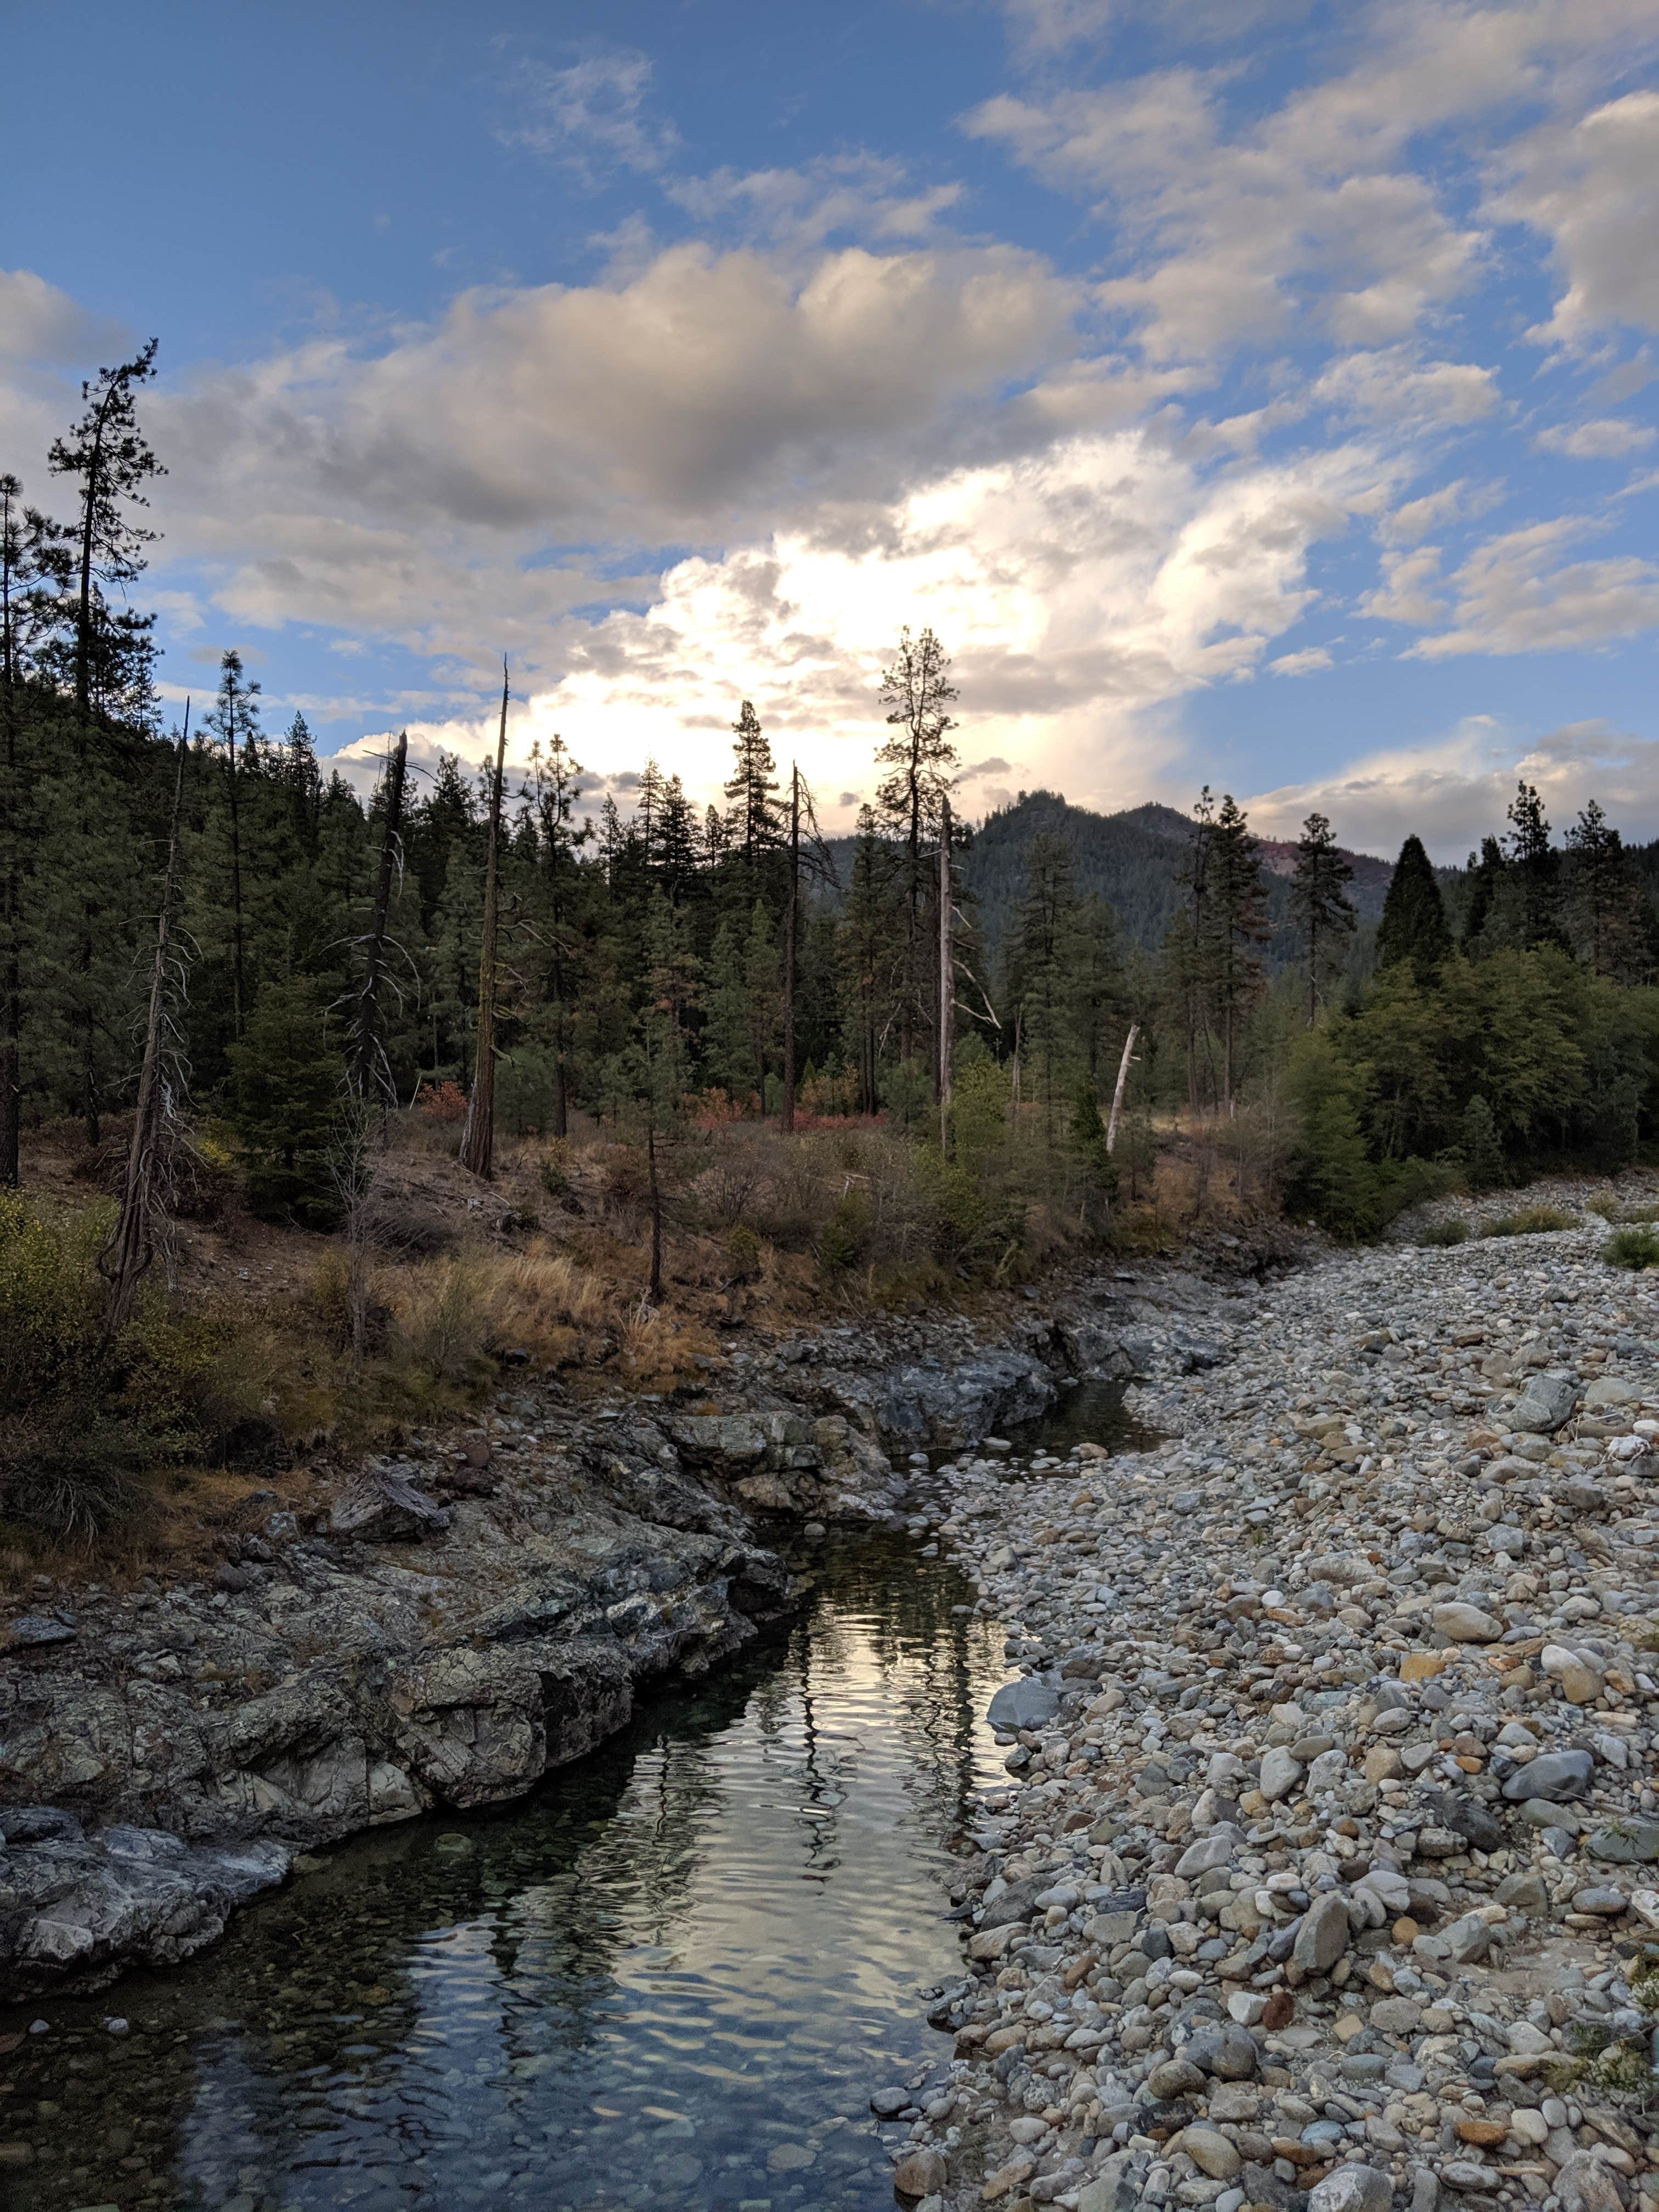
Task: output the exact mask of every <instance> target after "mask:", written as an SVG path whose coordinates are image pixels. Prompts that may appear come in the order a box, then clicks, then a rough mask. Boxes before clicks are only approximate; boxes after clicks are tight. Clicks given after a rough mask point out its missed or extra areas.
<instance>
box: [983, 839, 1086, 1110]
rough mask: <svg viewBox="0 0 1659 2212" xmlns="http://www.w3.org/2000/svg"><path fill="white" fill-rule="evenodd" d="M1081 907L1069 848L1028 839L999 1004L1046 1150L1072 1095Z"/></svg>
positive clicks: (1050, 841) (1075, 1068)
mask: <svg viewBox="0 0 1659 2212" xmlns="http://www.w3.org/2000/svg"><path fill="white" fill-rule="evenodd" d="M1080 906H1081V902H1080V901H1079V898H1078V895H1077V883H1076V876H1075V872H1074V870H1073V862H1072V855H1071V852H1070V849H1069V848H1068V847H1067V846H1066V844H1065V843H1064V842H1062V841H1061V840H1060V838H1058V837H1049V836H1040V837H1034V838H1033V839H1032V841H1031V844H1030V851H1029V853H1028V854H1027V858H1026V867H1025V896H1024V899H1023V900H1022V901H1021V902H1020V908H1019V913H1018V917H1017V920H1016V922H1015V926H1014V930H1013V933H1012V942H1011V945H1010V947H1009V954H1008V963H1007V974H1006V981H1005V983H1004V986H1003V992H1002V998H1003V1003H1004V1005H1005V1006H1006V1008H1007V1009H1008V1011H1009V1012H1010V1013H1011V1014H1012V1017H1013V1018H1014V1021H1015V1024H1016V1026H1017V1030H1018V1036H1019V1040H1020V1044H1019V1052H1020V1060H1021V1064H1022V1067H1023V1069H1024V1071H1025V1081H1024V1085H1023V1088H1024V1090H1025V1091H1026V1093H1027V1095H1029V1096H1030V1097H1034V1098H1035V1099H1036V1101H1037V1103H1039V1104H1040V1106H1041V1108H1042V1127H1043V1135H1044V1139H1045V1141H1046V1143H1047V1144H1048V1145H1049V1146H1052V1145H1053V1143H1054V1133H1055V1127H1056V1117H1057V1115H1058V1114H1059V1113H1060V1109H1061V1108H1062V1106H1063V1104H1064V1103H1065V1101H1066V1099H1067V1098H1070V1097H1073V1096H1074V1094H1075V1092H1076V1089H1077V1077H1078V1059H1079V1055H1078V1050H1077V1036H1076V1028H1075V1023H1074V1018H1073V1017H1074V1011H1075V1006H1076V995H1075V994H1076V966H1077V953H1078V927H1079V918H1080Z"/></svg>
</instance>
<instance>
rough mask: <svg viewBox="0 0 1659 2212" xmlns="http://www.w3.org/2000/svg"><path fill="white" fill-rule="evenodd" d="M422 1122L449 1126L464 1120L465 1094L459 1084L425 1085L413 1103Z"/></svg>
mask: <svg viewBox="0 0 1659 2212" xmlns="http://www.w3.org/2000/svg"><path fill="white" fill-rule="evenodd" d="M415 1110H416V1113H417V1114H419V1115H421V1117H422V1120H423V1121H437V1122H441V1123H444V1124H449V1123H453V1122H458V1121H465V1119H466V1093H465V1091H463V1090H462V1088H461V1086H460V1085H459V1083H427V1084H422V1086H421V1094H420V1096H419V1097H418V1098H416V1101H415Z"/></svg>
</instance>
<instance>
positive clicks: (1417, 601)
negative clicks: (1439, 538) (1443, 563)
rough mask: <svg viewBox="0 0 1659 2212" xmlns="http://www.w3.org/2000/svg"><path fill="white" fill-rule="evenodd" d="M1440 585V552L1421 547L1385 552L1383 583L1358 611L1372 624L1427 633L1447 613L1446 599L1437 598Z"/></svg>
mask: <svg viewBox="0 0 1659 2212" xmlns="http://www.w3.org/2000/svg"><path fill="white" fill-rule="evenodd" d="M1439 584H1440V548H1439V547H1438V546H1437V545H1419V546H1418V547H1416V548H1415V549H1414V550H1412V551H1409V552H1407V551H1402V550H1389V551H1385V552H1384V554H1383V580H1382V582H1381V583H1380V584H1379V585H1378V586H1376V590H1375V591H1372V592H1367V593H1366V594H1365V596H1364V599H1361V601H1360V602H1359V611H1360V613H1361V614H1362V615H1369V616H1370V618H1371V620H1372V621H1373V622H1392V623H1412V624H1413V625H1414V627H1416V628H1417V629H1427V628H1428V627H1429V626H1430V625H1431V623H1437V622H1438V621H1440V620H1441V618H1442V617H1443V615H1444V614H1445V611H1446V602H1445V600H1444V599H1437V598H1436V597H1435V592H1436V589H1437V587H1438V586H1439Z"/></svg>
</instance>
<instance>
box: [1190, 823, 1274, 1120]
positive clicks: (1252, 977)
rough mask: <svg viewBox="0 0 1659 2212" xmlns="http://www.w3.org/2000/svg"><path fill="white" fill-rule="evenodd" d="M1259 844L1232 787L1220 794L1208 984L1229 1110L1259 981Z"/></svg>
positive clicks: (1213, 842)
mask: <svg viewBox="0 0 1659 2212" xmlns="http://www.w3.org/2000/svg"><path fill="white" fill-rule="evenodd" d="M1260 853H1261V848H1260V846H1259V845H1258V844H1257V842H1256V840H1255V838H1254V837H1252V836H1251V835H1250V832H1249V823H1248V821H1247V820H1246V818H1245V816H1244V812H1243V809H1242V808H1241V807H1240V806H1239V805H1237V802H1236V801H1235V799H1233V796H1232V794H1231V792H1228V793H1224V794H1223V796H1222V800H1221V806H1220V810H1219V811H1218V813H1217V815H1216V817H1215V823H1214V826H1213V829H1212V832H1211V838H1210V854H1209V866H1208V882H1209V911H1210V920H1211V932H1210V938H1209V942H1208V944H1207V945H1204V946H1202V947H1201V950H1202V951H1206V952H1207V954H1208V956H1209V965H1210V983H1211V988H1212V991H1213V994H1214V998H1215V1005H1216V1011H1217V1018H1218V1026H1219V1028H1220V1031H1221V1101H1222V1104H1223V1106H1224V1107H1225V1109H1227V1110H1228V1111H1229V1112H1231V1109H1232V1103H1233V1080H1234V1076H1235V1074H1236V1073H1237V1044H1238V1034H1239V1026H1240V1023H1241V1021H1242V1019H1243V1014H1244V1012H1245V1010H1246V1009H1247V1007H1248V1006H1249V1005H1250V1003H1251V1001H1252V1000H1254V999H1255V996H1256V994H1257V992H1258V991H1259V990H1260V988H1261V964H1262V963H1261V945H1262V944H1263V942H1264V940H1265V939H1266V938H1267V890H1266V887H1265V885H1264V884H1263V883H1262V880H1261V860H1260V857H1259V856H1260Z"/></svg>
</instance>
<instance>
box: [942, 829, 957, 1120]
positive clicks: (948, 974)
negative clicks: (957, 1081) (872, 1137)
mask: <svg viewBox="0 0 1659 2212" xmlns="http://www.w3.org/2000/svg"><path fill="white" fill-rule="evenodd" d="M951 918H952V908H951V802H950V800H949V799H942V800H941V801H940V802H939V1149H940V1151H941V1152H945V1153H946V1154H947V1155H948V1154H949V1152H950V1150H951V1053H952V1051H953V1049H954V1048H955V1045H956V1030H957V1024H956V1012H957V970H956V941H955V934H954V933H953V931H952V929H951Z"/></svg>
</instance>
